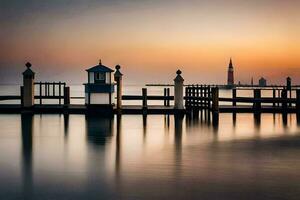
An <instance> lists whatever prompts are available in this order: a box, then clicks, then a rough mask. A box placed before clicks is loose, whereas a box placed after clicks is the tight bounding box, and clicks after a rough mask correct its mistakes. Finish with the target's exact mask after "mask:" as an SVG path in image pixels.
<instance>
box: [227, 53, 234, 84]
mask: <svg viewBox="0 0 300 200" xmlns="http://www.w3.org/2000/svg"><path fill="white" fill-rule="evenodd" d="M233 85H234V75H233V64H232V59H231V58H230V61H229V66H228V73H227V86H230V87H232V86H233Z"/></svg>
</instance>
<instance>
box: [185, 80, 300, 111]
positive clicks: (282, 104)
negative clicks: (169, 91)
mask: <svg viewBox="0 0 300 200" xmlns="http://www.w3.org/2000/svg"><path fill="white" fill-rule="evenodd" d="M239 90H245V89H244V88H239V89H235V88H234V89H231V91H232V96H231V97H222V96H219V88H218V87H216V86H210V85H188V86H186V88H185V97H184V99H185V107H186V109H187V110H201V109H208V110H212V111H214V110H218V109H222V110H223V111H241V110H248V111H253V112H256V111H258V112H259V111H262V110H267V111H282V112H288V111H295V112H300V110H299V109H300V89H292V88H290V89H287V88H273V89H272V88H254V89H252V91H253V96H252V97H249V96H247V97H245V96H237V91H239ZM246 90H249V88H247V89H246ZM264 90H271V91H272V96H271V97H262V91H264ZM226 103H227V104H226ZM228 103H229V104H228ZM230 103H231V104H230ZM241 104H243V105H241ZM245 104H246V105H245Z"/></svg>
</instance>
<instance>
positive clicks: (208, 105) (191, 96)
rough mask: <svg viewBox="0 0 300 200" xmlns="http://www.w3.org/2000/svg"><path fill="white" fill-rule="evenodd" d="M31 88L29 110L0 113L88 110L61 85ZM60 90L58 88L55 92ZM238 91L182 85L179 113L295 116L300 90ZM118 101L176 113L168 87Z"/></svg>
mask: <svg viewBox="0 0 300 200" xmlns="http://www.w3.org/2000/svg"><path fill="white" fill-rule="evenodd" d="M35 85H36V86H37V87H39V88H41V89H40V90H39V92H38V93H39V94H38V95H35V96H34V98H35V99H37V100H38V104H35V105H34V106H33V107H32V108H31V109H28V108H26V109H25V108H23V106H22V102H21V103H20V104H0V113H21V112H23V111H25V112H28V111H32V112H33V113H70V114H85V113H87V112H88V110H89V109H90V108H89V107H88V106H86V105H74V104H70V101H71V99H83V98H84V97H70V88H69V87H67V86H66V85H65V83H48V82H47V83H40V82H38V83H36V84H35ZM55 85H57V86H55ZM50 87H51V89H50ZM60 87H61V89H59V88H60ZM46 88H47V89H46ZM56 90H61V91H60V92H59V91H56ZM239 90H244V89H231V93H232V97H222V96H219V88H218V87H215V86H210V85H189V86H186V87H185V95H184V100H185V110H184V111H181V112H184V113H191V112H193V113H197V112H199V111H202V110H203V111H204V110H205V111H208V112H218V113H230V112H233V113H255V112H260V113H299V111H300V89H291V90H287V89H285V88H283V89H278V88H274V89H272V94H273V96H272V97H263V96H262V91H264V90H270V88H260V89H257V88H255V89H252V91H253V96H252V97H243V96H237V91H239ZM247 90H249V88H248V89H247ZM21 91H22V89H21ZM50 91H51V92H50ZM21 99H22V97H21V96H17V95H13V96H1V97H0V100H6V101H9V100H21ZM46 99H48V100H49V99H57V100H58V102H57V104H44V103H43V100H46ZM122 100H123V101H124V100H126V101H131V100H134V101H141V102H142V103H141V105H123V106H122V108H121V113H122V114H175V113H177V112H178V111H177V110H176V109H174V106H173V103H172V102H173V101H174V96H171V95H170V88H164V89H163V95H148V94H147V89H146V88H143V89H142V94H141V95H122ZM153 100H155V101H161V102H162V105H148V102H149V101H153ZM93 109H94V110H97V109H99V110H101V109H102V108H101V107H99V108H97V107H93ZM112 113H117V108H116V106H114V107H113V108H112Z"/></svg>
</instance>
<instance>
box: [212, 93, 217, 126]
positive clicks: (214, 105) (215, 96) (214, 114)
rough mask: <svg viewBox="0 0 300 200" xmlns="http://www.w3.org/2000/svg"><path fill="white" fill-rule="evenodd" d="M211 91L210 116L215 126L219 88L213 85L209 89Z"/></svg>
mask: <svg viewBox="0 0 300 200" xmlns="http://www.w3.org/2000/svg"><path fill="white" fill-rule="evenodd" d="M211 93H212V116H213V125H214V127H216V126H217V125H218V124H219V88H218V87H214V88H212V90H211Z"/></svg>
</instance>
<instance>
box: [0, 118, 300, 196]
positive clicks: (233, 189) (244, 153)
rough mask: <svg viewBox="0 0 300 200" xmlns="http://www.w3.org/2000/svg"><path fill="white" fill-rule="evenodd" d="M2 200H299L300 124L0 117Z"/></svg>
mask: <svg viewBox="0 0 300 200" xmlns="http://www.w3.org/2000/svg"><path fill="white" fill-rule="evenodd" d="M0 127H1V130H0V199H299V196H300V184H299V183H300V134H299V130H300V129H299V127H298V126H297V122H296V116H295V115H288V116H287V118H285V117H284V118H282V116H281V115H273V114H263V115H261V118H258V119H257V118H254V117H253V115H251V114H237V115H232V114H221V115H220V123H219V126H218V127H216V126H215V127H214V126H211V124H209V123H207V122H204V121H201V120H193V119H192V120H191V119H189V118H186V117H174V116H163V115H148V116H140V115H123V116H121V117H120V116H119V117H118V116H114V117H113V118H109V117H106V118H105V117H95V116H94V117H91V116H90V117H86V116H84V115H65V116H64V115H33V116H32V115H0Z"/></svg>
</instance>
